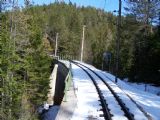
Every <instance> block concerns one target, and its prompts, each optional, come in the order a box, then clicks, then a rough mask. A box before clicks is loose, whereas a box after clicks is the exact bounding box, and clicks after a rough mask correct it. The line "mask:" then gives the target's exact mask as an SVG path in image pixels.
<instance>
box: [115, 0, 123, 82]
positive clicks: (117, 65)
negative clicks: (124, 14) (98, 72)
mask: <svg viewBox="0 0 160 120" xmlns="http://www.w3.org/2000/svg"><path fill="white" fill-rule="evenodd" d="M121 8H122V0H119V10H118V25H117V39H116V71H115V72H116V76H115V82H116V83H117V82H118V73H119V51H120V33H121V28H120V27H121Z"/></svg>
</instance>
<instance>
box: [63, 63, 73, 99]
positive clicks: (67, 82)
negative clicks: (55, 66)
mask: <svg viewBox="0 0 160 120" xmlns="http://www.w3.org/2000/svg"><path fill="white" fill-rule="evenodd" d="M65 65H66V66H67V68H68V69H69V72H68V74H67V76H66V79H65V88H64V98H63V101H64V102H66V101H67V92H68V91H69V90H70V87H71V84H72V72H71V63H70V62H68V63H65Z"/></svg>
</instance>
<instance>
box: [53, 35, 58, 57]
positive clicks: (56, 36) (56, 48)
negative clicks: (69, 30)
mask: <svg viewBox="0 0 160 120" xmlns="http://www.w3.org/2000/svg"><path fill="white" fill-rule="evenodd" d="M58 35H59V34H58V33H56V46H55V53H54V55H55V57H57V48H58Z"/></svg>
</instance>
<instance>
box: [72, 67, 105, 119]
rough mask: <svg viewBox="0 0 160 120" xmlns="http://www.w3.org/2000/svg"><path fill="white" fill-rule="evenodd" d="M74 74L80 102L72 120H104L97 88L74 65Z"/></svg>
mask: <svg viewBox="0 0 160 120" xmlns="http://www.w3.org/2000/svg"><path fill="white" fill-rule="evenodd" d="M72 74H73V82H74V86H75V89H76V96H77V100H78V102H77V108H76V109H75V112H74V114H73V117H72V119H71V120H88V119H89V118H90V119H98V120H104V118H103V117H99V115H100V114H103V113H102V111H99V110H100V109H101V108H102V107H101V106H100V102H99V101H98V100H99V96H98V94H97V91H96V88H95V86H94V85H93V83H92V81H91V80H90V78H89V77H88V75H87V74H86V73H85V72H84V71H83V70H82V69H80V68H79V67H78V66H76V65H74V64H72Z"/></svg>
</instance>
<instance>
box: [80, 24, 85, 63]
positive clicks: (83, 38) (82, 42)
mask: <svg viewBox="0 0 160 120" xmlns="http://www.w3.org/2000/svg"><path fill="white" fill-rule="evenodd" d="M85 27H86V26H85V25H83V35H82V46H81V62H82V61H83V48H84V31H85Z"/></svg>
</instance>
